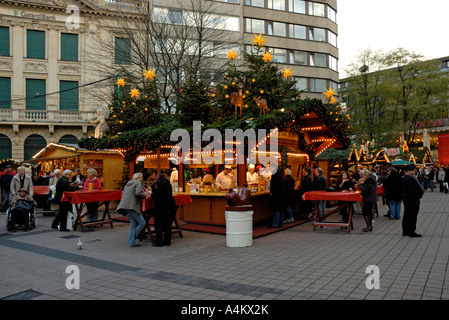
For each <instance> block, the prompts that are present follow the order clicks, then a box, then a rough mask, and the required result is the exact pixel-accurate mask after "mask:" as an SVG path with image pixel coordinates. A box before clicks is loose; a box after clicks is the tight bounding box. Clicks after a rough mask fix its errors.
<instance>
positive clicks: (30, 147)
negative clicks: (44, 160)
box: [23, 134, 47, 160]
mask: <svg viewBox="0 0 449 320" xmlns="http://www.w3.org/2000/svg"><path fill="white" fill-rule="evenodd" d="M46 146H47V141H45V139H44V138H43V137H42V136H40V135H38V134H32V135H31V136H28V138H26V139H25V143H24V145H23V148H24V160H29V159H31V158H33V156H34V155H35V154H36V153H38V152H39V151H41V150H42V149H43V148H45V147H46Z"/></svg>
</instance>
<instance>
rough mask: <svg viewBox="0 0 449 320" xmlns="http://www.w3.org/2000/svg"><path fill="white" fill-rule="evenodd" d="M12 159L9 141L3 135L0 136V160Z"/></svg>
mask: <svg viewBox="0 0 449 320" xmlns="http://www.w3.org/2000/svg"><path fill="white" fill-rule="evenodd" d="M11 158H12V145H11V139H9V138H8V137H7V136H5V135H4V134H0V160H2V159H11Z"/></svg>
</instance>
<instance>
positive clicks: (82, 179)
mask: <svg viewBox="0 0 449 320" xmlns="http://www.w3.org/2000/svg"><path fill="white" fill-rule="evenodd" d="M88 171H89V170H88ZM85 181H86V177H85V176H83V175H82V174H81V170H80V168H76V169H75V174H74V175H73V177H72V183H76V184H77V185H78V186H79V188H80V189H81V188H82V187H83V185H84V182H85Z"/></svg>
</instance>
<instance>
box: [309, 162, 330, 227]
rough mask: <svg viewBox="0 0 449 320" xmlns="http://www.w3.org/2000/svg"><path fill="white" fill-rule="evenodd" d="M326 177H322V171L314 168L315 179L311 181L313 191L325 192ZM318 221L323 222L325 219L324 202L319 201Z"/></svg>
mask: <svg viewBox="0 0 449 320" xmlns="http://www.w3.org/2000/svg"><path fill="white" fill-rule="evenodd" d="M326 184H327V182H326V177H325V176H323V170H322V169H321V168H320V167H318V168H315V179H313V188H312V189H313V190H315V191H324V190H326ZM319 210H320V220H324V218H325V217H326V200H320V201H319Z"/></svg>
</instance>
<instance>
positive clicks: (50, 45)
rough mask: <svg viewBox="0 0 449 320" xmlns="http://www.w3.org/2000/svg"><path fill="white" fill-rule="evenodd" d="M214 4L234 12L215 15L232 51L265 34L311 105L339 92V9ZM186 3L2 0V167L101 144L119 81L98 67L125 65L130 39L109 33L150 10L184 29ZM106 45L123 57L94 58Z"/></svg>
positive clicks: (232, 1) (271, 2) (316, 4)
mask: <svg viewBox="0 0 449 320" xmlns="http://www.w3.org/2000/svg"><path fill="white" fill-rule="evenodd" d="M195 1H208V0H195ZM209 2H210V1H209ZM215 2H217V3H220V6H221V7H222V8H223V10H224V11H225V12H226V13H225V14H224V13H223V12H216V14H217V16H219V17H220V23H223V28H224V29H225V30H226V31H227V32H229V34H236V35H237V37H236V38H238V39H240V40H239V41H240V42H239V43H231V44H230V45H229V48H232V47H233V46H237V47H238V49H239V51H240V52H244V51H248V50H251V43H252V42H251V39H252V38H253V37H254V34H262V35H263V36H265V37H266V40H267V41H266V46H267V49H268V50H270V51H271V52H272V53H273V56H274V61H275V62H276V63H278V64H279V65H280V67H281V68H282V69H283V68H284V67H286V68H291V71H292V72H293V75H294V77H295V80H296V81H297V87H298V89H300V90H303V91H304V95H303V96H304V97H305V96H309V97H314V98H319V99H321V98H322V92H324V91H325V90H326V89H327V88H329V87H332V88H336V87H337V84H338V82H339V76H338V67H337V65H338V48H337V34H338V28H337V20H336V13H337V1H336V0H328V1H302V0H227V1H226V0H221V1H215ZM179 3H180V2H179V1H176V0H175V1H170V0H168V1H145V0H142V1H139V0H90V1H88V0H51V1H44V0H27V1H25V0H17V1H13V0H0V159H4V158H13V159H15V160H21V161H23V160H25V161H26V160H28V159H30V158H31V157H32V156H33V155H34V154H35V153H37V152H38V151H39V150H41V149H42V148H43V147H45V146H46V145H47V144H48V143H51V142H55V143H57V142H60V143H76V141H77V140H78V139H80V138H82V137H88V136H90V135H92V136H93V131H94V128H95V123H94V122H95V120H96V114H97V110H98V108H105V107H107V99H106V98H104V97H106V96H107V95H108V92H107V90H108V89H106V88H108V86H109V88H110V87H112V84H113V81H114V79H111V77H110V75H109V74H108V72H107V70H105V71H104V72H103V73H102V72H101V71H100V72H93V70H94V65H95V64H96V65H98V63H99V62H100V63H102V64H103V65H104V66H108V65H111V66H112V65H114V64H122V63H125V64H126V60H127V53H126V49H125V50H124V51H125V54H124V55H123V54H122V55H120V57H119V59H118V58H117V50H119V49H120V48H122V49H120V50H122V51H123V48H124V44H126V43H127V42H126V37H125V36H123V37H120V38H118V37H117V36H114V35H112V34H111V33H109V32H108V30H107V28H104V27H103V26H104V25H108V24H109V25H111V23H112V24H113V23H114V21H119V20H120V19H123V18H131V19H133V17H137V16H138V15H139V12H141V10H142V8H143V6H150V7H151V8H152V10H153V11H154V12H156V11H157V12H164V13H166V14H168V16H169V17H170V19H172V21H173V23H176V17H177V15H179V14H181V15H182V10H180V8H179ZM184 10H185V9H184ZM114 37H115V39H114ZM108 41H109V42H110V43H111V46H115V57H114V56H110V57H107V56H102V55H93V54H92V48H95V47H96V46H97V47H98V43H100V42H108ZM125 47H126V46H125ZM96 49H98V48H96ZM100 49H101V48H100ZM122 53H123V52H122ZM96 60H101V61H96ZM93 93H95V94H93ZM102 97H103V98H102Z"/></svg>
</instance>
